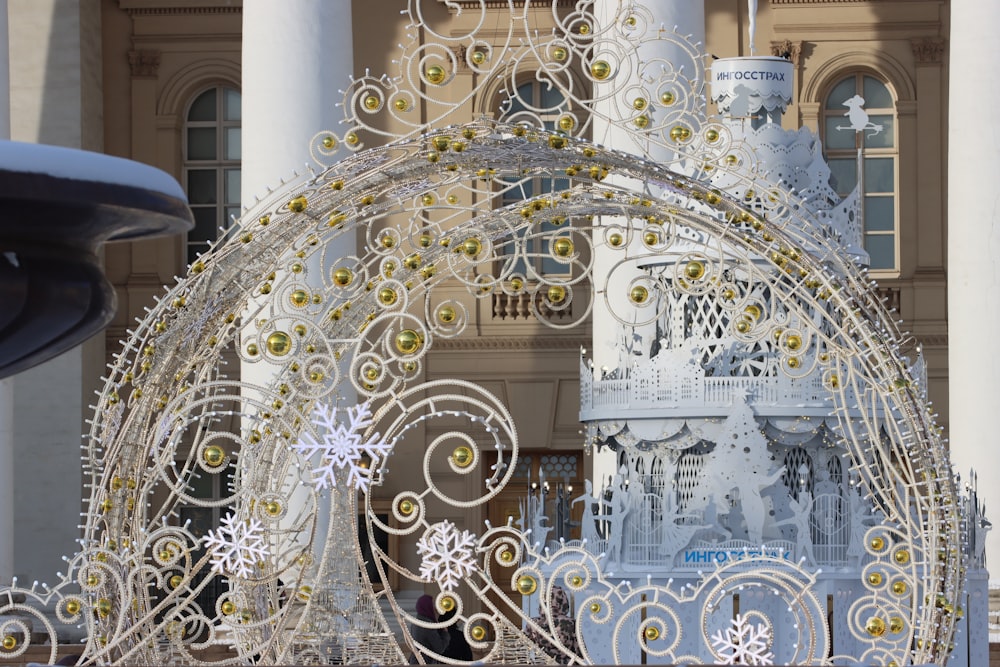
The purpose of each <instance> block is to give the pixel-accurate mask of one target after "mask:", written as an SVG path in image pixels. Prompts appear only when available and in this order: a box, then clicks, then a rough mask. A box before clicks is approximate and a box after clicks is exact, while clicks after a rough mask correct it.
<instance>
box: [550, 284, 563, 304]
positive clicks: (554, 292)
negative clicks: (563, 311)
mask: <svg viewBox="0 0 1000 667" xmlns="http://www.w3.org/2000/svg"><path fill="white" fill-rule="evenodd" d="M547 294H548V297H549V301H550V302H552V303H562V302H563V301H565V300H566V288H565V287H563V286H562V285H553V286H552V287H550V288H549V290H548V292H547Z"/></svg>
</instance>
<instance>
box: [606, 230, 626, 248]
mask: <svg viewBox="0 0 1000 667" xmlns="http://www.w3.org/2000/svg"><path fill="white" fill-rule="evenodd" d="M624 242H625V239H624V238H623V237H622V235H621V234H619V233H618V232H615V233H613V234H611V235H610V236H609V237H608V243H610V244H611V246H612V247H613V248H617V247H619V246H620V245H621V244H622V243H624Z"/></svg>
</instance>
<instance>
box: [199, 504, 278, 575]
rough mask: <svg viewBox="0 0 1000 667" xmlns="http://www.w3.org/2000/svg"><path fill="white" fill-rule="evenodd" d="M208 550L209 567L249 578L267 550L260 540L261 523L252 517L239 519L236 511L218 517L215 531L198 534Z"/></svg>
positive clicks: (266, 555) (220, 571)
mask: <svg viewBox="0 0 1000 667" xmlns="http://www.w3.org/2000/svg"><path fill="white" fill-rule="evenodd" d="M201 539H202V541H203V542H204V543H205V548H207V549H208V550H209V551H211V552H212V558H211V559H210V562H211V563H212V571H214V572H218V573H219V574H234V575H236V576H238V577H243V578H249V577H250V575H251V574H253V568H254V567H255V566H256V565H257V562H258V561H260V560H263V559H264V558H267V557H268V556H269V555H270V553H269V551H268V548H267V544H265V542H264V526H263V524H261V522H259V521H257V520H256V519H250V520H249V521H242V520H240V519H237V518H236V515H234V514H229V515H226V516H225V517H223V518H222V525H221V526H219V531H218V532H216V531H214V530H210V531H208V534H207V535H205V536H204V537H203V538H201Z"/></svg>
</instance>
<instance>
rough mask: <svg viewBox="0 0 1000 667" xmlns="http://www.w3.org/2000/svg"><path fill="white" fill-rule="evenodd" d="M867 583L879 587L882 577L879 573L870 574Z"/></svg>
mask: <svg viewBox="0 0 1000 667" xmlns="http://www.w3.org/2000/svg"><path fill="white" fill-rule="evenodd" d="M868 583H869V584H871V585H872V586H881V585H882V575H881V573H879V572H872V573H871V574H869V575H868Z"/></svg>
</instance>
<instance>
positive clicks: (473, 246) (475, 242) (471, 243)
mask: <svg viewBox="0 0 1000 667" xmlns="http://www.w3.org/2000/svg"><path fill="white" fill-rule="evenodd" d="M482 249H483V244H482V242H481V241H480V240H479V239H477V238H476V237H474V236H473V237H470V238H467V239H465V241H463V242H462V252H464V253H465V254H466V255H468V256H469V257H475V256H476V255H478V254H479V253H480V251H482Z"/></svg>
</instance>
